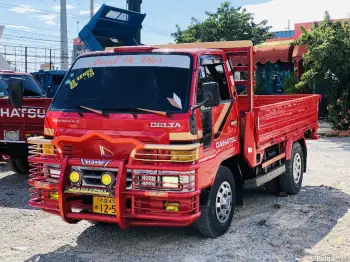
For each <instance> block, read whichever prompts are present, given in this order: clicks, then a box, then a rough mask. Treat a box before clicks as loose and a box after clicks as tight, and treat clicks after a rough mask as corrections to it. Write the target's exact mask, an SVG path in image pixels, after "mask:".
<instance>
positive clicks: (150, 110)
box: [136, 108, 173, 118]
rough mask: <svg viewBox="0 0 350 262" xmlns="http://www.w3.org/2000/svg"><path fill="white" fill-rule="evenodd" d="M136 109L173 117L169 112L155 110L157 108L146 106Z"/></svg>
mask: <svg viewBox="0 0 350 262" xmlns="http://www.w3.org/2000/svg"><path fill="white" fill-rule="evenodd" d="M136 110H138V111H143V112H149V113H153V114H157V115H160V116H167V117H170V118H173V115H172V114H170V113H168V112H164V111H157V110H152V109H146V108H136Z"/></svg>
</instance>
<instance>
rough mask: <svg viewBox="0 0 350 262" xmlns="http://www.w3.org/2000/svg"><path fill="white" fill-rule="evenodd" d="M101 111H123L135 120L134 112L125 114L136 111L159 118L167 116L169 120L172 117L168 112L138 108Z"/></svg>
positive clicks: (111, 108) (110, 108)
mask: <svg viewBox="0 0 350 262" xmlns="http://www.w3.org/2000/svg"><path fill="white" fill-rule="evenodd" d="M103 110H111V111H125V113H130V114H132V115H133V116H134V118H136V114H135V113H134V112H127V111H128V110H130V111H138V112H148V113H153V114H157V115H161V116H167V117H170V118H173V115H172V114H170V113H168V112H163V111H157V110H152V109H146V108H138V107H135V108H134V107H126V108H118V107H115V108H114V107H108V108H103Z"/></svg>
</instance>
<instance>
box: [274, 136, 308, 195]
mask: <svg viewBox="0 0 350 262" xmlns="http://www.w3.org/2000/svg"><path fill="white" fill-rule="evenodd" d="M303 174H304V154H303V149H302V148H301V145H300V144H299V143H298V142H296V143H294V144H293V148H292V154H291V159H290V160H288V161H286V172H285V173H284V174H282V175H281V176H280V179H279V182H280V186H281V190H282V191H283V192H286V193H287V194H289V195H296V194H298V193H299V191H300V189H301V184H302V182H303Z"/></svg>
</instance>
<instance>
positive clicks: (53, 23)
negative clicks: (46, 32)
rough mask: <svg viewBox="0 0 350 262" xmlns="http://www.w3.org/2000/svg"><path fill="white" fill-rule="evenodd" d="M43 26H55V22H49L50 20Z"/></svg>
mask: <svg viewBox="0 0 350 262" xmlns="http://www.w3.org/2000/svg"><path fill="white" fill-rule="evenodd" d="M45 24H47V25H56V23H55V21H51V20H49V21H46V22H45Z"/></svg>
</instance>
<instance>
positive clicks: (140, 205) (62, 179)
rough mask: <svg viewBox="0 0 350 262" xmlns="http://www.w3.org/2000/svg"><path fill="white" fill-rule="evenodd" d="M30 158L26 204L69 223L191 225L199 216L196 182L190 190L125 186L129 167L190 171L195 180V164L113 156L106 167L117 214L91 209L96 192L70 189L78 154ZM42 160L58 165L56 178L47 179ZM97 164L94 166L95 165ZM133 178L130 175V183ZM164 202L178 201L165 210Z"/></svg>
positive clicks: (78, 160)
mask: <svg viewBox="0 0 350 262" xmlns="http://www.w3.org/2000/svg"><path fill="white" fill-rule="evenodd" d="M29 161H30V162H32V166H33V168H32V169H31V179H30V180H29V184H30V185H31V186H32V188H31V199H30V201H29V205H30V206H33V207H37V208H40V209H42V210H43V211H46V212H48V213H51V214H54V215H59V216H61V217H62V219H63V220H64V221H66V222H68V223H76V222H78V221H80V220H92V221H99V222H107V223H117V224H118V225H119V226H120V227H121V228H124V229H126V228H128V227H130V226H172V227H176V226H179V227H183V226H188V225H191V224H192V223H193V222H194V221H195V220H196V219H197V218H198V217H199V216H200V209H199V195H200V190H198V188H197V185H194V187H193V190H191V191H189V192H167V191H160V190H155V189H154V190H140V189H137V190H135V189H134V187H133V186H132V187H131V188H129V187H127V173H128V172H130V170H149V169H152V170H158V171H161V172H162V173H163V174H166V172H167V171H169V172H174V170H175V171H178V172H187V171H193V174H194V176H195V181H197V179H196V176H197V171H198V164H193V165H190V166H188V165H187V166H181V165H174V164H173V165H171V164H169V165H162V166H152V168H150V166H149V165H144V164H126V163H125V161H121V160H112V161H110V162H109V164H108V168H112V169H116V170H117V176H116V182H115V187H114V188H111V189H110V192H109V193H110V195H109V197H113V198H114V199H115V204H116V215H102V214H96V213H93V207H92V198H93V197H94V195H98V194H99V193H89V194H86V193H71V192H69V191H67V189H69V188H70V183H69V181H68V177H69V173H70V171H71V168H72V167H75V166H78V165H81V163H82V161H81V159H78V158H70V157H65V158H64V160H63V161H61V162H58V161H56V160H53V159H48V158H44V157H41V156H31V157H29ZM43 164H47V165H59V166H60V168H59V171H60V175H59V178H58V179H57V182H56V183H55V181H52V179H51V180H48V179H47V176H46V175H45V174H43ZM94 168H96V167H94ZM134 181H135V179H134V176H132V183H134ZM53 192H58V199H56V200H55V199H51V198H50V194H51V193H53ZM167 202H172V203H173V202H176V203H178V205H179V210H178V212H176V211H167V210H165V208H164V206H165V203H167Z"/></svg>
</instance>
